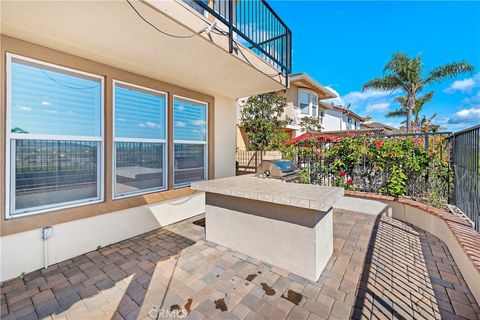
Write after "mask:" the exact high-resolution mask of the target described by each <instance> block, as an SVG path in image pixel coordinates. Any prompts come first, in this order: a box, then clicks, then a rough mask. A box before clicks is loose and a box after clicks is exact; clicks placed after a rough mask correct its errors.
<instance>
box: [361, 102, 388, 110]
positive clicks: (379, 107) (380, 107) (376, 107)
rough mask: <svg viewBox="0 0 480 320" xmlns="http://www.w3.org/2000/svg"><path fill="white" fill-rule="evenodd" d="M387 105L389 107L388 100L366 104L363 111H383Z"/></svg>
mask: <svg viewBox="0 0 480 320" xmlns="http://www.w3.org/2000/svg"><path fill="white" fill-rule="evenodd" d="M389 107H390V103H388V102H382V103H374V104H368V105H367V106H366V107H365V112H384V111H386V110H387V109H388V108H389Z"/></svg>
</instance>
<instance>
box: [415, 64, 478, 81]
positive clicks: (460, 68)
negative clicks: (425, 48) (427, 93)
mask: <svg viewBox="0 0 480 320" xmlns="http://www.w3.org/2000/svg"><path fill="white" fill-rule="evenodd" d="M474 70H475V68H474V67H473V66H472V65H471V64H469V63H468V62H467V61H465V60H463V61H460V62H452V63H447V64H445V65H443V66H439V67H436V68H435V69H433V70H432V71H431V72H430V73H429V74H428V76H427V77H426V78H425V80H424V83H425V84H428V83H431V82H439V81H441V80H443V79H445V78H453V77H455V76H458V75H459V74H461V73H464V72H473V71H474Z"/></svg>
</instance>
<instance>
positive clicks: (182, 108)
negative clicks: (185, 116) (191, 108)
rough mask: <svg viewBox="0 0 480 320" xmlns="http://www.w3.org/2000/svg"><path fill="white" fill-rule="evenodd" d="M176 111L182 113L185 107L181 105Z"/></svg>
mask: <svg viewBox="0 0 480 320" xmlns="http://www.w3.org/2000/svg"><path fill="white" fill-rule="evenodd" d="M177 110H178V111H184V110H185V107H184V106H182V105H180V106H178V107H177Z"/></svg>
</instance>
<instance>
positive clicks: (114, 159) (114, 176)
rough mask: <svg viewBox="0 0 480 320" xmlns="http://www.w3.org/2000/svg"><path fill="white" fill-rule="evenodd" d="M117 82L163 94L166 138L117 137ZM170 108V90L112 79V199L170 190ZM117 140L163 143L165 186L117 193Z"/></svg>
mask: <svg viewBox="0 0 480 320" xmlns="http://www.w3.org/2000/svg"><path fill="white" fill-rule="evenodd" d="M116 84H121V85H124V86H127V87H131V88H133V89H140V90H143V91H147V92H149V91H150V92H152V93H156V94H160V95H163V96H164V97H165V139H151V138H116V137H115V110H116V107H115V105H116V103H115V85H116ZM168 109H169V104H168V92H165V91H160V90H156V89H152V88H148V87H144V86H140V85H137V84H133V83H130V82H126V81H122V80H117V79H113V80H112V200H118V199H123V198H128V197H134V196H138V195H143V194H149V193H154V192H159V191H165V190H168V173H169V172H168V159H169V154H168V131H169V130H168V128H169V123H168ZM116 142H140V143H141V142H144V143H160V144H163V145H164V147H163V166H164V168H162V170H163V172H164V173H163V187H158V188H149V189H144V190H141V191H132V192H126V193H123V194H121V195H118V196H117V195H116V190H115V189H116V180H117V174H116V169H117V149H116Z"/></svg>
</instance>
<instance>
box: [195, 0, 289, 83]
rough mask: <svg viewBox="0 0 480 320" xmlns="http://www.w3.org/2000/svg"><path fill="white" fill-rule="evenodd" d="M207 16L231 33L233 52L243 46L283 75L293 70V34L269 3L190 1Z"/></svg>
mask: <svg viewBox="0 0 480 320" xmlns="http://www.w3.org/2000/svg"><path fill="white" fill-rule="evenodd" d="M186 3H188V4H189V5H191V6H192V7H193V8H194V9H196V10H197V11H198V12H200V13H201V14H204V15H208V16H211V17H213V18H214V19H216V20H217V21H218V22H219V24H221V27H220V28H219V30H220V32H222V29H224V30H226V32H228V37H229V51H230V53H233V52H234V51H235V52H237V53H238V51H239V50H241V49H240V48H239V46H238V44H242V45H244V46H246V47H248V48H249V49H251V50H252V51H253V52H255V53H256V54H257V55H258V56H260V57H261V58H262V59H264V60H265V61H267V62H269V63H270V64H272V65H273V66H274V67H276V68H277V69H279V70H280V71H281V72H282V73H285V74H288V73H290V72H291V67H292V55H291V52H292V32H291V31H290V29H289V28H288V27H287V25H286V24H285V23H284V22H283V21H282V19H280V17H279V16H278V15H277V14H276V13H275V11H273V9H272V8H271V7H270V5H269V4H268V3H267V2H266V1H265V0H255V1H235V0H218V1H209V0H190V1H186Z"/></svg>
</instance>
